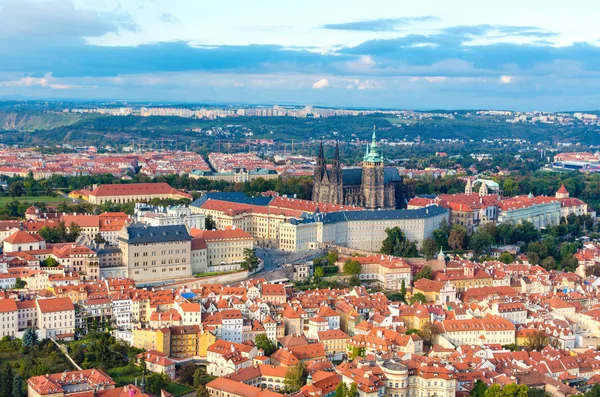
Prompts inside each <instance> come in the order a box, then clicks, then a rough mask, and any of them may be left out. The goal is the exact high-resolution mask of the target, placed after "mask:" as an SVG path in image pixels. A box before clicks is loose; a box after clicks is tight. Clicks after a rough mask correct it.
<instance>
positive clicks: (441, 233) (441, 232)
mask: <svg viewBox="0 0 600 397" xmlns="http://www.w3.org/2000/svg"><path fill="white" fill-rule="evenodd" d="M448 237H450V225H449V224H448V221H447V220H446V218H444V219H442V221H441V222H440V226H439V227H438V228H437V229H435V230H434V231H433V239H434V240H435V244H436V246H437V247H442V248H443V249H449V248H450V246H449V245H448Z"/></svg>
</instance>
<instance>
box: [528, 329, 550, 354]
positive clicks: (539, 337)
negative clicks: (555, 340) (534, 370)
mask: <svg viewBox="0 0 600 397" xmlns="http://www.w3.org/2000/svg"><path fill="white" fill-rule="evenodd" d="M549 343H550V338H549V337H548V335H546V332H544V331H542V330H537V331H534V332H532V333H531V335H529V336H528V337H527V339H525V342H524V343H523V346H525V349H527V350H529V351H532V350H537V351H541V350H542V349H543V348H544V347H546V346H547V345H548V344H549Z"/></svg>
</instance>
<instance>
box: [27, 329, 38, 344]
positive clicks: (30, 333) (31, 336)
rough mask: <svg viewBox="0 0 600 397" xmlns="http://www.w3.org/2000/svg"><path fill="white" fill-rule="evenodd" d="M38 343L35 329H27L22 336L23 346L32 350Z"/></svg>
mask: <svg viewBox="0 0 600 397" xmlns="http://www.w3.org/2000/svg"><path fill="white" fill-rule="evenodd" d="M37 343H38V334H37V331H36V330H35V328H27V330H26V331H25V333H24V334H23V345H24V346H27V347H28V348H32V347H34V346H35V345H37Z"/></svg>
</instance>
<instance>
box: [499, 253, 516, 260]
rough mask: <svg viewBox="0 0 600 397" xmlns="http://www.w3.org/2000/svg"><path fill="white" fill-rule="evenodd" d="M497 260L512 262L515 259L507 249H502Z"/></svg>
mask: <svg viewBox="0 0 600 397" xmlns="http://www.w3.org/2000/svg"><path fill="white" fill-rule="evenodd" d="M498 260H499V261H500V262H502V263H513V262H514V260H515V257H514V256H513V255H512V254H511V253H510V252H507V251H504V252H503V253H501V254H500V257H499V258H498Z"/></svg>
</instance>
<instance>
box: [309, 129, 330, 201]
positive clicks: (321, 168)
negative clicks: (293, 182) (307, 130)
mask: <svg viewBox="0 0 600 397" xmlns="http://www.w3.org/2000/svg"><path fill="white" fill-rule="evenodd" d="M326 168H327V165H326V164H325V153H324V152H323V141H321V143H320V145H319V155H318V156H317V163H316V165H315V171H314V176H315V184H314V185H313V193H312V200H313V201H315V202H319V201H321V187H322V186H321V184H322V182H323V176H324V175H325V172H326V171H327V170H326Z"/></svg>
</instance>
